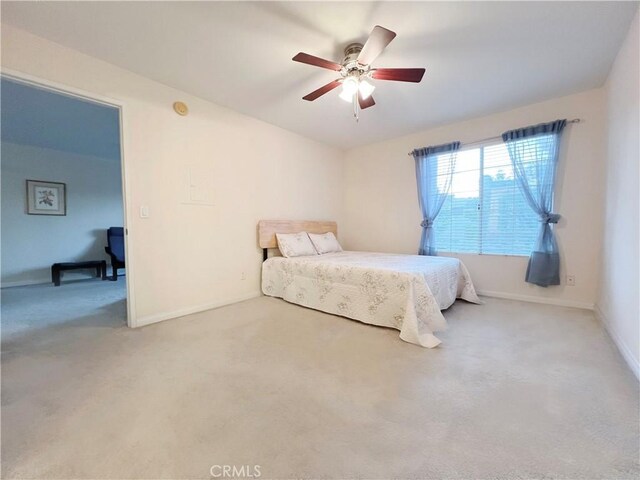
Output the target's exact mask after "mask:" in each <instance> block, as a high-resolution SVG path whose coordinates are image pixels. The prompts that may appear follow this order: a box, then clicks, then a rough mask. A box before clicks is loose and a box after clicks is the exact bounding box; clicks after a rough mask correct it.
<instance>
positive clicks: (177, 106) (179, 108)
mask: <svg viewBox="0 0 640 480" xmlns="http://www.w3.org/2000/svg"><path fill="white" fill-rule="evenodd" d="M173 109H174V110H175V111H176V113H177V114H178V115H182V116H183V117H184V116H185V115H186V114H188V113H189V107H187V104H186V103H183V102H175V103H174V104H173Z"/></svg>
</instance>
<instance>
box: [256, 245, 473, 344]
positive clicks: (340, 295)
mask: <svg viewBox="0 0 640 480" xmlns="http://www.w3.org/2000/svg"><path fill="white" fill-rule="evenodd" d="M262 291H263V293H264V294H265V295H269V296H273V297H279V298H282V299H284V300H286V301H288V302H291V303H295V304H298V305H302V306H305V307H309V308H313V309H316V310H321V311H323V312H327V313H331V314H334V315H341V316H343V317H347V318H352V319H355V320H359V321H361V322H364V323H368V324H372V325H378V326H383V327H391V328H395V329H397V330H400V338H401V339H402V340H404V341H406V342H409V343H414V344H417V345H421V346H423V347H427V348H433V347H436V346H438V345H439V344H440V343H441V342H440V340H439V339H438V338H437V337H436V336H435V335H434V332H438V331H442V330H444V329H446V327H447V322H446V320H445V318H444V316H443V315H442V312H441V310H444V309H447V308H449V307H450V306H451V305H452V304H453V302H454V301H455V300H456V298H461V299H464V300H466V301H468V302H472V303H480V300H479V299H478V296H477V295H476V292H475V288H474V286H473V283H472V281H471V277H470V275H469V272H468V271H467V269H466V267H465V266H464V264H463V263H462V262H461V261H460V260H458V259H457V258H449V257H431V256H420V255H399V254H388V253H372V252H338V253H328V254H324V255H313V256H308V257H295V258H285V257H272V258H269V259H267V260H266V261H265V262H264V264H263V266H262Z"/></svg>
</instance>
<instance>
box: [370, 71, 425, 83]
mask: <svg viewBox="0 0 640 480" xmlns="http://www.w3.org/2000/svg"><path fill="white" fill-rule="evenodd" d="M424 72H425V69H424V68H376V69H375V70H371V78H375V79H376V80H394V81H396V82H414V83H420V81H421V80H422V76H423V75H424Z"/></svg>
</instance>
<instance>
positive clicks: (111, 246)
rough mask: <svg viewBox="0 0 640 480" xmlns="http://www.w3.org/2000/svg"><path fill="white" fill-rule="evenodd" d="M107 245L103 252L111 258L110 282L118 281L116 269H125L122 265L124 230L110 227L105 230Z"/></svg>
mask: <svg viewBox="0 0 640 480" xmlns="http://www.w3.org/2000/svg"><path fill="white" fill-rule="evenodd" d="M107 245H108V246H106V247H104V251H105V252H107V254H108V255H109V256H110V257H111V271H112V275H111V280H112V281H113V282H115V281H116V280H118V269H119V268H125V264H124V228H122V227H110V228H109V229H108V230H107Z"/></svg>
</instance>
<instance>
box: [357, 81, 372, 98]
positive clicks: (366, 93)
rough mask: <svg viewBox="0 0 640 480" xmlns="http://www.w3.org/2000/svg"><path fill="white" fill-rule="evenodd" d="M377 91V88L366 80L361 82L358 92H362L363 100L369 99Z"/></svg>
mask: <svg viewBox="0 0 640 480" xmlns="http://www.w3.org/2000/svg"><path fill="white" fill-rule="evenodd" d="M375 89H376V87H374V86H373V85H372V84H370V83H369V82H367V81H366V80H360V84H359V85H358V91H359V92H360V96H361V97H362V98H363V99H365V98H369V97H370V96H371V94H372V93H373V91H374V90H375Z"/></svg>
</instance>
